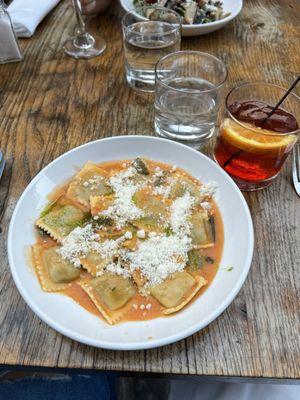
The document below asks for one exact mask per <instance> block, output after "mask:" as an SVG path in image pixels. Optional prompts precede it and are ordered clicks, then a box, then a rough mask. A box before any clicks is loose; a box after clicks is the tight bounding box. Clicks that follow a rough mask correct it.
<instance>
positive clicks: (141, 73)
mask: <svg viewBox="0 0 300 400" xmlns="http://www.w3.org/2000/svg"><path fill="white" fill-rule="evenodd" d="M181 20H182V17H181V16H180V15H179V14H177V13H176V12H175V11H172V10H169V9H167V8H164V7H155V6H149V7H141V8H139V9H137V11H130V12H128V13H127V14H125V16H124V17H123V20H122V28H123V38H124V51H125V68H126V79H127V82H128V83H129V85H130V86H131V87H133V88H134V89H137V90H141V91H144V92H154V86H155V71H154V70H155V65H156V63H157V61H158V60H159V59H160V58H162V57H163V56H165V55H166V54H169V53H171V52H174V51H178V50H179V49H180V38H181V34H180V31H181Z"/></svg>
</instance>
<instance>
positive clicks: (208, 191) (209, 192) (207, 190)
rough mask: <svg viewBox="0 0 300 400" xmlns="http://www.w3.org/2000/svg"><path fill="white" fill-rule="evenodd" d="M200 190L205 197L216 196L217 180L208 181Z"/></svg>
mask: <svg viewBox="0 0 300 400" xmlns="http://www.w3.org/2000/svg"><path fill="white" fill-rule="evenodd" d="M199 192H200V196H202V197H203V198H211V197H214V196H215V194H216V192H217V184H216V183H215V182H208V183H207V184H205V185H202V186H201V187H200V189H199Z"/></svg>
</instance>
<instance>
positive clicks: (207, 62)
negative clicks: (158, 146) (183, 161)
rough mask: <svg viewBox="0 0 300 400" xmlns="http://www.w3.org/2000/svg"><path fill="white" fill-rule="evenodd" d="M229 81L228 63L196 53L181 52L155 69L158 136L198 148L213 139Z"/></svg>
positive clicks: (163, 61)
mask: <svg viewBox="0 0 300 400" xmlns="http://www.w3.org/2000/svg"><path fill="white" fill-rule="evenodd" d="M226 78H227V69H226V66H225V64H224V63H223V62H222V61H221V60H219V59H218V58H216V57H214V56H212V55H210V54H207V53H201V52H197V51H178V52H176V53H172V54H169V55H167V56H165V57H163V58H162V59H160V60H159V61H158V63H157V65H156V68H155V79H156V86H155V131H156V134H157V135H158V136H161V137H164V138H168V139H173V140H177V141H180V142H182V143H185V144H187V145H190V146H193V147H199V145H201V144H202V143H203V142H204V141H206V140H208V139H209V138H211V137H212V135H213V133H214V130H215V125H216V120H217V113H218V109H219V103H220V89H221V88H222V86H223V84H224V82H225V80H226Z"/></svg>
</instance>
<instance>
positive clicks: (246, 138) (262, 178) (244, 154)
mask: <svg viewBox="0 0 300 400" xmlns="http://www.w3.org/2000/svg"><path fill="white" fill-rule="evenodd" d="M271 86H273V85H271ZM297 99H298V98H297ZM227 100H228V97H227ZM298 102H299V99H298ZM270 110H272V106H270V105H269V104H267V103H266V102H265V101H253V100H244V101H243V100H242V101H238V100H236V99H235V101H233V102H232V103H229V104H227V115H226V118H224V120H223V121H222V123H221V126H220V134H219V137H218V139H217V144H216V147H215V152H214V157H215V160H216V161H217V162H218V164H219V165H220V166H221V167H223V168H224V170H225V171H226V172H228V173H229V174H230V175H231V176H232V178H233V179H234V180H235V181H236V182H237V184H238V185H239V187H240V188H241V189H244V190H255V189H259V188H263V187H266V186H268V185H269V184H270V183H271V182H272V180H273V179H274V178H275V177H276V176H277V174H278V173H279V171H280V169H281V167H282V165H283V163H284V161H285V160H286V158H287V156H288V154H289V153H290V151H291V149H292V147H293V146H294V144H295V143H296V141H297V138H298V134H299V127H298V123H297V120H296V118H295V117H294V116H293V115H292V114H291V113H289V112H287V111H286V110H284V109H283V108H280V109H278V110H276V112H275V113H274V114H273V115H272V116H271V117H270V118H268V119H267V120H266V116H267V115H268V114H269V112H270Z"/></svg>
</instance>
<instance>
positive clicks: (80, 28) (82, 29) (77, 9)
mask: <svg viewBox="0 0 300 400" xmlns="http://www.w3.org/2000/svg"><path fill="white" fill-rule="evenodd" d="M72 1H73V6H74V9H75V13H76V19H77V25H78V33H79V34H80V35H84V34H85V33H86V30H85V23H84V20H83V17H82V13H81V3H80V0H72Z"/></svg>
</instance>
